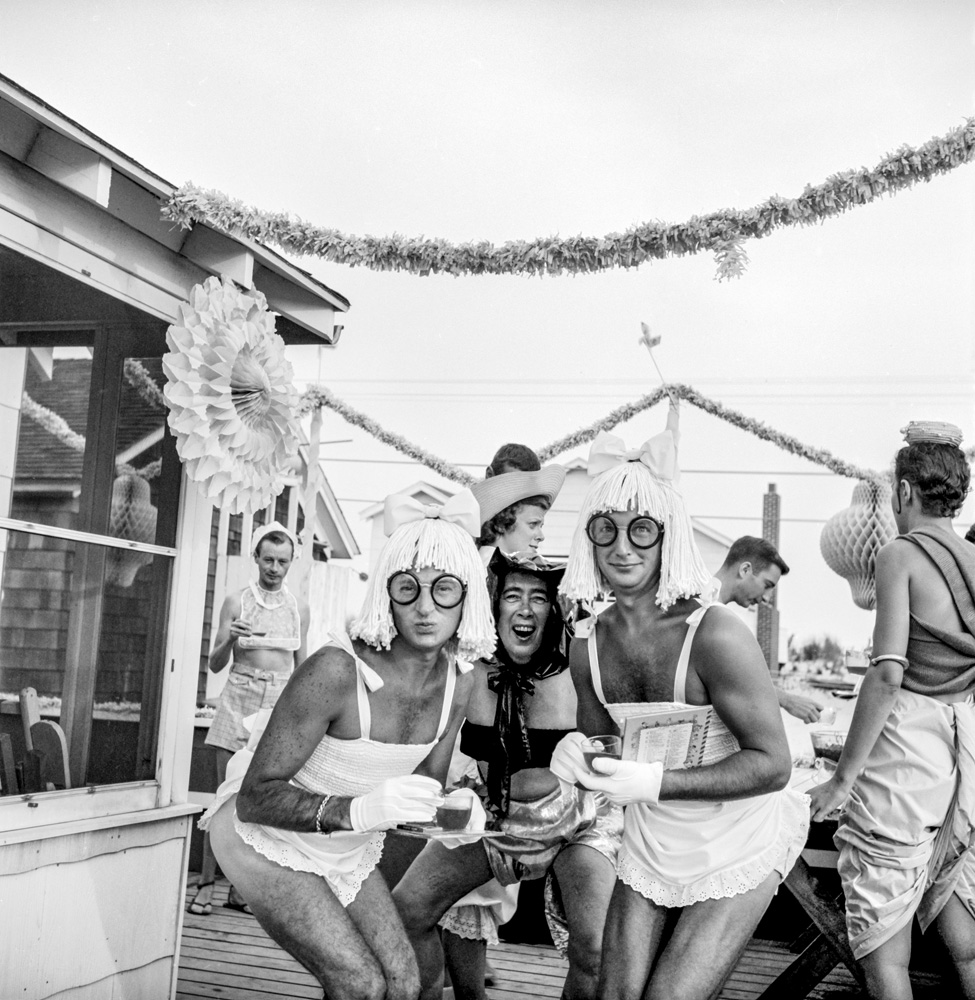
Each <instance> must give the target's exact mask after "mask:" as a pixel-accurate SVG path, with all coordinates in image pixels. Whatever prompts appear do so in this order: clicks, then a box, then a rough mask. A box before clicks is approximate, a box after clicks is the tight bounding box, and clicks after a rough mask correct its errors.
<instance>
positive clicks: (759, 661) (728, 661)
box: [691, 605, 768, 683]
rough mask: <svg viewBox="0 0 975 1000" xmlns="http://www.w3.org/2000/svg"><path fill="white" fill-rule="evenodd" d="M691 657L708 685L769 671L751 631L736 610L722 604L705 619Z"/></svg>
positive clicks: (698, 632)
mask: <svg viewBox="0 0 975 1000" xmlns="http://www.w3.org/2000/svg"><path fill="white" fill-rule="evenodd" d="M691 657H692V663H693V664H694V667H695V670H696V671H697V673H698V674H699V675H700V676H701V677H702V679H704V680H705V682H706V683H707V682H708V679H710V680H714V679H716V678H717V677H719V676H724V675H728V676H733V677H735V678H736V680H743V679H744V677H745V676H747V674H748V673H749V672H751V671H754V672H755V673H756V676H757V675H763V676H764V675H767V672H768V668H767V666H766V664H765V658H764V656H763V655H762V650H761V648H760V647H759V645H758V642H757V641H756V639H755V636H754V635H752V633H751V630H750V629H749V628H748V626H747V625H746V624H745V623H744V622H743V621H742V620H741V619H740V618H739V617H738V616H737V615H736V614H735V613H734V612H733V611H731V610H730V609H729V608H725V607H722V606H720V605H717V606H713V607H711V608H709V609H708V612H707V614H705V615H704V617H703V619H702V620H701V624H700V626H699V628H698V631H697V635H696V636H695V637H694V645H693V647H692V650H691Z"/></svg>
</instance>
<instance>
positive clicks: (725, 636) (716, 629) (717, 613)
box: [695, 604, 755, 645]
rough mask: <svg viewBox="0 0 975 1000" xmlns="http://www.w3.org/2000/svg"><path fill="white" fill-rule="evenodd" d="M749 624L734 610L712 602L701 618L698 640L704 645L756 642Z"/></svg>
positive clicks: (696, 639) (696, 638)
mask: <svg viewBox="0 0 975 1000" xmlns="http://www.w3.org/2000/svg"><path fill="white" fill-rule="evenodd" d="M754 640H755V637H754V636H753V635H752V633H751V630H750V629H749V628H748V626H747V625H746V624H745V623H744V622H743V621H742V620H741V619H740V618H739V617H738V615H736V614H735V613H734V611H732V610H731V609H730V608H726V607H725V606H724V605H722V604H712V605H711V606H710V607H709V608H708V609H707V613H706V614H705V615H704V617H703V618H702V619H701V624H700V625H699V626H698V630H697V636H696V637H695V641H696V642H700V643H702V644H704V645H710V644H712V643H713V644H715V645H722V644H725V643H732V644H736V643H740V642H748V641H751V642H754Z"/></svg>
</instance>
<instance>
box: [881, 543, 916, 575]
mask: <svg viewBox="0 0 975 1000" xmlns="http://www.w3.org/2000/svg"><path fill="white" fill-rule="evenodd" d="M918 557H920V558H921V559H922V560H923V559H925V558H926V557H925V556H924V554H923V553H922V552H921V550H920V549H919V548H918V547H917V546H916V545H912V544H911V543H910V542H908V541H907V540H906V539H904V538H901V537H900V536H898V537H897V538H892V539H891V540H890V541H889V542H887V543H886V544H885V545H884V546H883V547H882V548H881V550H880V551H879V552H878V553H877V569H881V568H883V569H886V570H896V569H899V568H905V569H906V568H907V567H908V566H910V565H911V563H913V562H914V561H915V560H916V559H917V558H918Z"/></svg>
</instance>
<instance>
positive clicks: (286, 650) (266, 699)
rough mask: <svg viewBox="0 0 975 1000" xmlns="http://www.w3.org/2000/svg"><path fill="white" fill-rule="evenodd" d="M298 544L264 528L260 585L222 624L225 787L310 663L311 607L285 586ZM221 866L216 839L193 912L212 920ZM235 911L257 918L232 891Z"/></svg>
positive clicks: (218, 651) (211, 738)
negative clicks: (265, 713) (236, 759)
mask: <svg viewBox="0 0 975 1000" xmlns="http://www.w3.org/2000/svg"><path fill="white" fill-rule="evenodd" d="M297 542H298V540H297V538H296V537H295V535H294V533H293V532H291V531H289V530H288V528H286V527H285V526H284V525H283V524H280V523H279V522H277V521H272V522H271V523H270V524H265V525H258V527H257V528H256V529H255V531H254V536H253V538H252V539H251V553H252V555H253V557H254V562H255V563H256V564H257V581H256V582H251V583H249V584H248V585H247V586H246V587H244V589H243V590H240V591H236V592H235V593H232V594H228V595H227V597H226V598H225V599H224V602H223V606H222V607H221V609H220V623H219V625H218V627H217V634H216V638H215V640H214V644H213V651H212V652H211V653H210V660H209V667H210V670H211V671H213V672H214V673H219V672H220V671H221V670H223V669H224V668H225V667H226V666H227V664H228V663H230V664H231V667H230V674H229V676H228V678H227V683H226V685H225V686H224V689H223V692H222V693H221V695H220V700H219V702H218V703H217V714H216V716H214V719H213V722H212V724H211V726H210V731H209V732H208V733H207V737H206V744H207V746H211V747H213V748H214V756H215V761H216V769H217V785H220V784H222V783H223V780H224V778H225V777H226V775H227V764H228V762H229V761H230V758H231V757H232V756H233V755H234V754H235V753H236V752H237V751H238V750H241V749H243V748H244V747H245V746H247V740H248V736H249V735H250V734H249V732H248V729H247V726H246V725H245V723H244V720H245V719H246V718H248V717H249V716H251V715H254V714H255V713H257V712H259V711H260V710H261V709H269V708H273V707H274V705H275V703H276V702H277V700H278V696H279V695H280V694H281V692H282V691H283V690H284V686H285V684H287V683H288V678H289V677H290V676H291V673H292V671H293V670H294V668H295V667H297V666H298V664H299V663H301V661H302V660H304V658H305V638H306V637H307V634H308V607H307V605H306V604H305V603H304V602H299V601H298V599H297V598H296V597H295V595H294V594H292V593H291V591H290V590H289V589H288V586H287V584H286V583H285V582H284V581H285V577H286V576H287V575H288V571H289V570H290V569H291V564H292V562H293V561H294V557H295V555H296V550H297ZM216 873H217V859H216V858H215V857H214V856H213V850H212V848H211V847H210V835H209V834H206V835H205V837H204V839H203V864H202V870H201V872H200V881H199V882H198V883H197V887H196V894H195V896H194V897H193V901H192V902H191V903H190V905H189V912H190V913H194V914H196V915H197V916H202V917H205V916H208V915H209V914H210V912H211V910H212V908H213V885H214V880H215V878H216ZM223 905H224V906H226V907H228V908H229V909H232V910H240V911H242V912H247V913H249V912H250V910H249V909H248V907H247V904H246V903H245V902H244V900H243V899H242V898H241V897H240V895H239V893H237V892H236V890H235V889H234V887H233V886H231V887H230V890H229V892H228V896H227V902H226V903H224V904H223Z"/></svg>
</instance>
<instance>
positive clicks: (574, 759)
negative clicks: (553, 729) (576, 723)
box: [548, 733, 591, 785]
mask: <svg viewBox="0 0 975 1000" xmlns="http://www.w3.org/2000/svg"><path fill="white" fill-rule="evenodd" d="M585 739H586V738H585V736H583V735H582V733H566V735H565V736H563V737H562V739H560V740H559V742H558V743H557V744H556V746H555V749H554V750H553V751H552V760H551V763H550V764H549V765H548V766H549V768H550V770H551V771H552V774H554V775H555V777H556V778H558V779H559V780H560V781H564V782H565V783H566V784H568V785H575V784H584V782H583V780H582V779H583V778H585V777H591V774H590V771H589V768H588V767H587V766H586V758H585V757H583V756H582V744H583V742H584V741H585Z"/></svg>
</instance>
